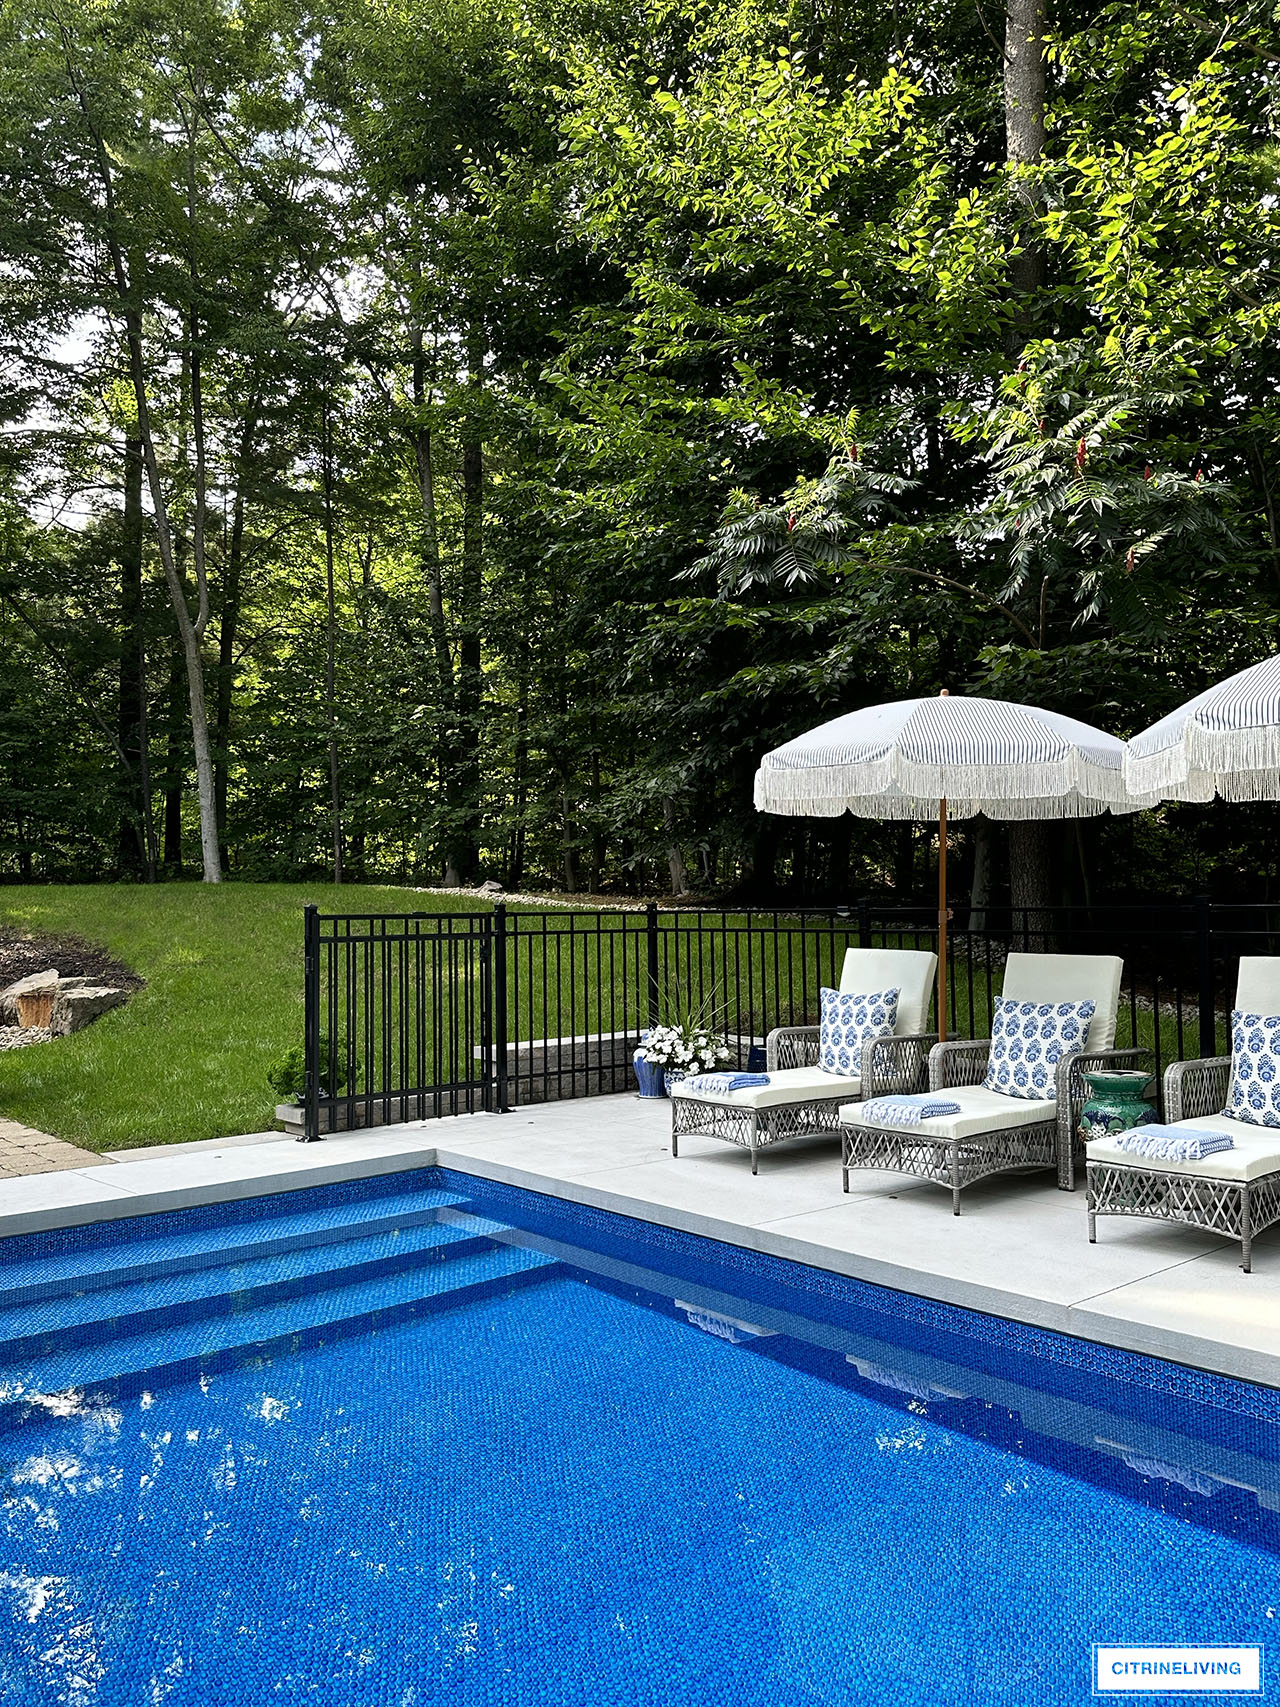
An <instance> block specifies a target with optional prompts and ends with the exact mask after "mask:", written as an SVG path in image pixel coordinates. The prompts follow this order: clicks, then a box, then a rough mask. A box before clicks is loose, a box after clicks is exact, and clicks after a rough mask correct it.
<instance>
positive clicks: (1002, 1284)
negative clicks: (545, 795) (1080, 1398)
mask: <svg viewBox="0 0 1280 1707" xmlns="http://www.w3.org/2000/svg"><path fill="white" fill-rule="evenodd" d="M668 1122H669V1115H668V1105H667V1104H666V1103H665V1102H642V1101H641V1100H640V1099H639V1098H637V1097H635V1096H604V1097H591V1098H584V1099H582V1100H580V1101H576V1102H560V1103H546V1104H541V1105H537V1106H534V1107H531V1108H523V1109H518V1110H516V1111H514V1112H513V1113H511V1114H506V1115H487V1114H476V1115H463V1116H459V1117H457V1118H454V1119H445V1120H430V1121H421V1122H415V1123H413V1124H411V1125H404V1126H384V1127H377V1128H373V1129H371V1130H369V1131H366V1132H357V1133H352V1134H343V1135H340V1136H335V1137H333V1138H329V1139H326V1140H325V1142H323V1143H321V1144H298V1143H296V1142H294V1141H293V1140H291V1139H282V1138H280V1136H279V1134H277V1133H261V1134H247V1135H245V1136H243V1137H240V1138H235V1139H227V1140H221V1141H217V1142H206V1143H202V1144H192V1145H175V1146H172V1147H158V1148H155V1149H152V1150H150V1151H149V1152H146V1153H145V1154H144V1153H142V1152H137V1151H134V1152H131V1153H130V1155H131V1156H133V1157H140V1158H141V1159H136V1160H135V1159H125V1157H124V1156H120V1155H118V1156H117V1159H116V1160H113V1161H111V1162H109V1163H106V1164H103V1165H100V1166H96V1167H86V1168H79V1169H66V1170H64V1171H61V1172H57V1173H42V1174H34V1175H28V1176H27V1177H26V1178H22V1179H13V1180H0V1237H4V1236H6V1235H9V1234H15V1233H28V1232H37V1231H42V1230H44V1229H47V1228H51V1227H60V1226H70V1225H79V1224H83V1223H85V1222H91V1221H97V1220H116V1219H119V1218H120V1217H122V1216H126V1215H140V1214H150V1213H154V1212H157V1211H160V1210H166V1209H180V1208H187V1207H190V1206H192V1205H194V1204H199V1203H215V1202H226V1201H229V1200H231V1199H234V1198H241V1197H250V1196H259V1195H263V1194H265V1193H268V1192H274V1191H287V1190H297V1189H299V1188H302V1187H305V1186H310V1185H326V1184H330V1183H332V1182H334V1181H336V1180H341V1179H352V1178H364V1177H367V1176H369V1175H372V1174H380V1173H392V1172H399V1171H402V1170H404V1169H409V1168H417V1167H427V1166H430V1165H432V1164H433V1163H439V1165H441V1166H442V1167H451V1168H457V1169H460V1170H462V1171H464V1172H466V1173H471V1174H476V1175H479V1176H481V1177H483V1178H486V1179H493V1180H501V1181H504V1182H506V1183H508V1184H511V1185H518V1186H526V1187H528V1188H529V1189H530V1190H534V1191H543V1192H548V1193H550V1194H551V1195H553V1196H557V1197H562V1198H567V1199H569V1200H571V1201H573V1202H576V1203H584V1204H589V1205H592V1206H593V1207H596V1208H600V1209H608V1210H613V1211H615V1212H616V1213H619V1214H623V1215H632V1216H636V1217H639V1218H640V1219H643V1220H648V1221H655V1222H659V1223H662V1224H664V1225H667V1226H671V1227H678V1228H681V1229H682V1230H684V1231H686V1232H690V1233H700V1234H703V1235H705V1236H707V1237H710V1238H715V1239H722V1240H725V1241H726V1242H728V1243H731V1244H738V1245H745V1246H747V1247H749V1248H751V1249H753V1250H759V1251H765V1252H768V1253H770V1254H772V1255H775V1256H780V1257H786V1258H789V1259H791V1260H792V1261H796V1262H804V1263H810V1264H812V1265H813V1266H815V1267H818V1268H826V1269H831V1270H834V1271H836V1272H837V1273H840V1274H847V1275H852V1276H854V1277H856V1278H858V1279H861V1280H868V1281H872V1282H875V1283H877V1284H879V1285H883V1286H891V1287H896V1288H898V1289H900V1290H902V1291H905V1292H912V1293H916V1294H919V1295H922V1296H924V1297H929V1298H936V1299H939V1300H941V1301H943V1302H945V1303H949V1304H958V1305H963V1306H965V1307H966V1308H969V1309H974V1310H982V1311H986V1312H988V1313H990V1314H993V1315H998V1316H1004V1317H1008V1318H1011V1319H1013V1320H1016V1321H1022V1322H1030V1323H1033V1324H1035V1325H1037V1326H1040V1327H1046V1328H1053V1329H1056V1330H1058V1331H1059V1332H1061V1333H1067V1334H1074V1335H1078V1336H1080V1337H1081V1338H1085V1339H1090V1340H1095V1341H1100V1342H1102V1343H1104V1344H1108V1345H1115V1346H1121V1347H1124V1348H1125V1349H1127V1350H1131V1351H1138V1352H1148V1353H1151V1354H1153V1355H1156V1356H1159V1357H1168V1358H1172V1359H1174V1360H1175V1361H1177V1362H1180V1363H1188V1364H1192V1365H1194V1366H1197V1367H1199V1368H1202V1369H1211V1370H1215V1371H1218V1372H1219V1373H1221V1374H1224V1375H1234V1376H1239V1377H1241V1378H1243V1379H1245V1380H1250V1381H1260V1382H1265V1383H1267V1384H1268V1385H1271V1386H1276V1387H1280V1227H1275V1228H1272V1229H1270V1230H1269V1231H1268V1232H1267V1233H1264V1234H1263V1235H1261V1236H1260V1237H1259V1238H1258V1240H1257V1241H1256V1242H1255V1245H1254V1253H1253V1273H1252V1274H1248V1275H1246V1274H1242V1273H1241V1272H1240V1268H1239V1249H1238V1247H1237V1246H1235V1245H1232V1244H1230V1243H1228V1242H1227V1241H1226V1240H1225V1239H1214V1238H1210V1237H1209V1236H1207V1235H1201V1234H1198V1233H1195V1232H1193V1231H1189V1230H1181V1229H1178V1228H1175V1227H1167V1226H1163V1225H1161V1224H1159V1223H1157V1222H1151V1221H1139V1220H1124V1219H1118V1218H1116V1219H1110V1218H1109V1219H1105V1220H1102V1221H1100V1222H1099V1227H1098V1243H1097V1244H1096V1245H1090V1244H1089V1242H1088V1236H1087V1228H1086V1222H1085V1200H1084V1192H1083V1190H1082V1189H1081V1190H1078V1191H1076V1192H1075V1193H1067V1192H1060V1191H1058V1190H1056V1189H1055V1188H1054V1186H1053V1184H1052V1183H1051V1180H1050V1177H1049V1176H1048V1175H1047V1174H1036V1175H1031V1176H1027V1177H1025V1178H1021V1179H1018V1178H1012V1177H1009V1176H1006V1177H1004V1178H1003V1179H1001V1178H997V1179H993V1180H989V1181H986V1182H984V1183H983V1184H981V1185H977V1186H974V1187H972V1188H971V1189H970V1190H969V1191H967V1192H966V1193H965V1197H964V1213H963V1214H962V1215H961V1216H959V1217H958V1218H957V1217H955V1216H953V1215H952V1213H951V1199H950V1194H949V1193H948V1192H945V1191H942V1190H940V1189H939V1188H938V1187H936V1186H932V1185H929V1184H928V1183H926V1182H924V1181H920V1180H913V1179H909V1178H906V1177H904V1176H903V1175H900V1174H889V1173H865V1174H862V1175H861V1176H855V1178H854V1180H853V1189H852V1191H851V1192H850V1194H849V1195H848V1196H846V1195H845V1194H844V1193H843V1192H842V1190H841V1188H840V1168H839V1160H838V1149H837V1146H836V1145H835V1144H834V1143H833V1142H832V1141H831V1140H829V1139H828V1140H818V1141H814V1142H812V1143H792V1144H785V1145H782V1146H780V1147H779V1148H777V1149H776V1150H772V1151H767V1152H766V1153H764V1154H763V1155H762V1157H761V1160H760V1172H759V1174H758V1175H757V1176H755V1177H754V1178H753V1177H752V1174H751V1169H750V1166H749V1164H748V1161H747V1157H746V1154H745V1152H744V1151H742V1150H739V1149H737V1148H735V1147H734V1146H732V1145H729V1144H722V1143H717V1142H715V1141H714V1140H710V1139H696V1138H686V1139H682V1141H681V1153H680V1156H679V1159H673V1158H672V1156H671V1153H670V1141H669V1130H668Z"/></svg>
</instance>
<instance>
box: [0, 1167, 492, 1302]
mask: <svg viewBox="0 0 1280 1707" xmlns="http://www.w3.org/2000/svg"><path fill="white" fill-rule="evenodd" d="M406 1181H407V1182H412V1183H411V1184H406V1183H402V1182H406ZM462 1201H463V1200H462V1199H461V1198H460V1197H458V1196H457V1195H456V1194H455V1193H452V1192H447V1191H441V1190H438V1189H436V1188H434V1187H432V1186H431V1185H430V1184H429V1183H427V1176H426V1175H425V1173H424V1171H423V1170H420V1169H419V1170H415V1171H414V1172H413V1173H411V1174H408V1175H405V1174H389V1175H381V1176H378V1177H376V1178H374V1179H372V1180H351V1181H346V1182H343V1183H341V1184H339V1185H337V1186H321V1187H313V1188H311V1189H308V1190H305V1191H296V1192H284V1193H276V1194H272V1195H269V1196H266V1197H254V1198H245V1199H242V1200H241V1201H239V1202H235V1203H229V1204H227V1203H212V1204H204V1205H202V1206H201V1207H199V1208H197V1209H172V1210H165V1211H161V1212H159V1213H157V1214H154V1215H134V1216H129V1217H128V1218H127V1219H125V1220H122V1221H95V1222H91V1223H89V1224H87V1225H85V1226H80V1227H59V1228H57V1229H55V1230H53V1231H51V1232H47V1233H26V1234H20V1235H16V1236H13V1237H10V1238H7V1239H0V1306H2V1305H4V1304H8V1303H14V1304H16V1303H21V1302H23V1301H24V1300H25V1299H27V1298H39V1297H42V1296H44V1294H45V1293H46V1292H48V1291H49V1290H50V1289H51V1288H65V1289H72V1290H76V1289H79V1290H83V1289H86V1288H88V1287H91V1286H100V1285H115V1284H117V1282H118V1281H121V1280H126V1279H133V1278H141V1277H142V1276H143V1275H145V1274H150V1273H153V1272H154V1271H155V1270H156V1269H158V1268H161V1267H165V1268H171V1269H175V1270H177V1269H181V1268H199V1267H203V1266H204V1265H205V1264H206V1263H207V1262H209V1261H211V1260H212V1261H218V1260H220V1259H221V1257H222V1256H223V1255H224V1254H226V1255H238V1256H242V1257H250V1256H267V1255H269V1254H270V1253H271V1252H273V1251H278V1250H288V1249H292V1248H294V1247H300V1246H305V1245H307V1244H321V1243H328V1242H329V1241H330V1240H332V1239H335V1238H338V1237H340V1236H341V1235H342V1233H343V1232H344V1231H345V1230H347V1229H350V1230H351V1231H352V1233H353V1234H354V1235H356V1236H358V1235H360V1234H361V1233H364V1232H374V1231H380V1230H384V1229H390V1228H392V1227H403V1226H408V1225H409V1224H410V1223H411V1221H413V1220H414V1219H422V1220H430V1219H434V1218H435V1217H436V1216H437V1215H438V1214H439V1213H440V1212H441V1211H442V1210H444V1209H448V1208H451V1207H456V1206H458V1205H460V1204H461V1203H462Z"/></svg>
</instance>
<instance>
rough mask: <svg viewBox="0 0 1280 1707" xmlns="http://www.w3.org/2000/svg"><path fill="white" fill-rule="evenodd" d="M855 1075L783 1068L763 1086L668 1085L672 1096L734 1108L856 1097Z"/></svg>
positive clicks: (775, 1105) (765, 1106)
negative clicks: (710, 1088) (702, 1088)
mask: <svg viewBox="0 0 1280 1707" xmlns="http://www.w3.org/2000/svg"><path fill="white" fill-rule="evenodd" d="M860 1089H861V1082H860V1080H859V1079H858V1078H856V1077H855V1078H850V1079H842V1078H838V1077H837V1076H836V1074H834V1073H824V1072H823V1070H822V1068H821V1067H783V1068H782V1069H781V1070H780V1071H779V1072H776V1073H770V1074H769V1083H768V1084H767V1085H752V1086H750V1087H749V1088H748V1089H746V1090H741V1091H694V1090H689V1089H688V1088H687V1087H686V1086H685V1085H684V1084H675V1085H672V1087H671V1094H672V1096H673V1097H687V1098H689V1100H690V1101H691V1102H728V1103H732V1104H734V1106H735V1107H737V1108H781V1107H783V1106H785V1105H786V1104H787V1103H790V1102H817V1101H819V1100H821V1101H824V1102H825V1101H827V1100H828V1099H829V1098H832V1097H856V1096H857V1094H858V1092H859V1090H860Z"/></svg>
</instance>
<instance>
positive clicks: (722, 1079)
mask: <svg viewBox="0 0 1280 1707" xmlns="http://www.w3.org/2000/svg"><path fill="white" fill-rule="evenodd" d="M768 1083H769V1075H768V1073H694V1074H693V1075H692V1076H691V1077H690V1078H687V1079H686V1080H685V1081H684V1088H685V1090H687V1091H703V1092H705V1093H706V1094H707V1095H709V1096H723V1095H724V1093H725V1092H726V1091H754V1090H758V1089H759V1088H760V1086H761V1085H767V1084H768Z"/></svg>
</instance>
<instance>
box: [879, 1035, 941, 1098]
mask: <svg viewBox="0 0 1280 1707" xmlns="http://www.w3.org/2000/svg"><path fill="white" fill-rule="evenodd" d="M937 1041H938V1034H937V1032H936V1031H929V1032H921V1033H920V1034H919V1035H918V1036H915V1037H869V1038H868V1039H867V1041H866V1042H865V1043H864V1044H863V1045H862V1095H863V1097H864V1098H866V1097H875V1096H905V1095H910V1094H911V1093H912V1092H914V1091H922V1090H924V1089H925V1088H926V1079H927V1077H928V1072H929V1051H930V1049H931V1048H932V1047H933V1045H934V1044H935V1043H936V1042H937Z"/></svg>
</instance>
